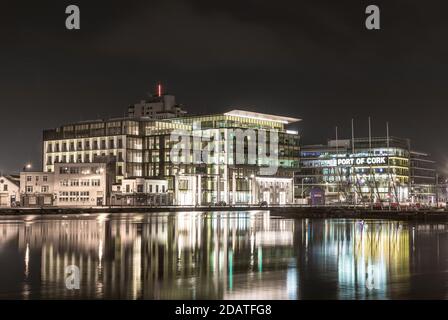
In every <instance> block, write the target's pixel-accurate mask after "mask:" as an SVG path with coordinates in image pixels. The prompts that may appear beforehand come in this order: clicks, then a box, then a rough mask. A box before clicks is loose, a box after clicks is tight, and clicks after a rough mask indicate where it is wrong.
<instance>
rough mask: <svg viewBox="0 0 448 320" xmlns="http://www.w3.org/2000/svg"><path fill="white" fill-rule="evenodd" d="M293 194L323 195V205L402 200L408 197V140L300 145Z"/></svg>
mask: <svg viewBox="0 0 448 320" xmlns="http://www.w3.org/2000/svg"><path fill="white" fill-rule="evenodd" d="M300 155H301V163H300V170H299V171H298V172H297V174H296V178H295V184H296V193H295V194H296V197H302V198H307V197H312V190H320V191H321V192H320V193H319V194H324V196H325V201H324V203H325V204H333V203H352V204H361V203H378V202H388V203H394V202H395V203H396V202H406V201H409V197H410V183H411V181H410V143H409V141H408V140H404V139H398V138H390V139H389V141H387V139H386V138H372V140H371V141H369V139H365V138H364V139H362V138H361V139H355V140H354V144H353V143H352V141H351V140H340V141H329V143H328V145H326V146H323V145H318V146H304V147H302V150H301V153H300Z"/></svg>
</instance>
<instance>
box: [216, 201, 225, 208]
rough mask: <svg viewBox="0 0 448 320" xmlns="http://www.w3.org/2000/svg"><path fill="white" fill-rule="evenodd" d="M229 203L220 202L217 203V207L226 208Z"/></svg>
mask: <svg viewBox="0 0 448 320" xmlns="http://www.w3.org/2000/svg"><path fill="white" fill-rule="evenodd" d="M226 205H227V203H226V202H225V201H218V202H216V203H215V206H216V207H225V206H226Z"/></svg>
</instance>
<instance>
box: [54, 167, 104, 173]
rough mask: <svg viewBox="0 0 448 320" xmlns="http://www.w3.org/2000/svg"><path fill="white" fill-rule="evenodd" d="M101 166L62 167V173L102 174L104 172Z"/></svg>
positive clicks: (60, 170) (60, 171) (60, 169)
mask: <svg viewBox="0 0 448 320" xmlns="http://www.w3.org/2000/svg"><path fill="white" fill-rule="evenodd" d="M103 170H104V169H103V168H100V167H81V168H80V167H60V168H59V173H60V174H80V173H81V174H100V173H102V172H103Z"/></svg>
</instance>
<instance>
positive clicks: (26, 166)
mask: <svg viewBox="0 0 448 320" xmlns="http://www.w3.org/2000/svg"><path fill="white" fill-rule="evenodd" d="M31 168H32V165H31V163H27V164H25V165H24V166H23V171H27V170H29V169H31Z"/></svg>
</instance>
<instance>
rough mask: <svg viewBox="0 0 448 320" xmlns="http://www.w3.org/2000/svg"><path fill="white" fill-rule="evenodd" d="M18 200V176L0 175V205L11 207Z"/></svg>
mask: <svg viewBox="0 0 448 320" xmlns="http://www.w3.org/2000/svg"><path fill="white" fill-rule="evenodd" d="M19 201H20V178H19V177H18V176H9V175H5V176H3V175H2V176H0V207H13V206H15V205H16V203H17V202H19Z"/></svg>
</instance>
